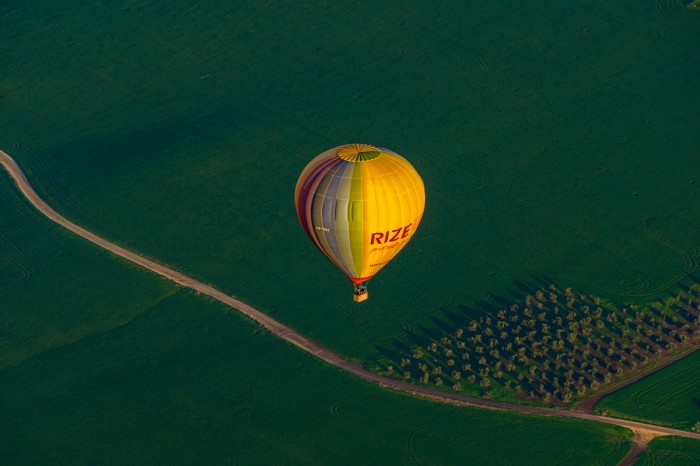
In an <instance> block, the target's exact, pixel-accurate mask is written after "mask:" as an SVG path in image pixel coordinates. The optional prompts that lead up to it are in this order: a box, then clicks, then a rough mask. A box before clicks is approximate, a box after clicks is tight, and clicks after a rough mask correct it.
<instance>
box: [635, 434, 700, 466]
mask: <svg viewBox="0 0 700 466" xmlns="http://www.w3.org/2000/svg"><path fill="white" fill-rule="evenodd" d="M634 464H635V466H695V465H697V464H700V442H698V441H697V440H692V439H687V438H680V437H659V438H656V439H654V440H652V441H651V442H650V443H649V449H648V450H647V451H645V452H642V454H641V455H639V459H638V460H637V461H636V462H635V463H634Z"/></svg>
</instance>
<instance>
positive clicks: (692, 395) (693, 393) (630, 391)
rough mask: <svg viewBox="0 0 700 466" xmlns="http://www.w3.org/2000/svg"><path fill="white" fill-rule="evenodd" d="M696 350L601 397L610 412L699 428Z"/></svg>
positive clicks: (601, 404) (699, 360)
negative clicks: (637, 380)
mask: <svg viewBox="0 0 700 466" xmlns="http://www.w3.org/2000/svg"><path fill="white" fill-rule="evenodd" d="M698 368H700V352H695V353H693V354H691V355H690V356H687V357H685V358H683V359H681V360H680V361H678V362H675V363H673V364H671V365H670V366H668V367H666V368H664V369H662V370H661V371H659V372H657V373H655V374H653V375H650V376H648V377H645V378H644V379H642V380H640V381H639V382H635V383H634V384H632V385H630V386H628V387H625V388H623V389H621V390H619V391H617V392H615V393H613V394H611V395H608V396H606V397H604V398H603V399H602V400H601V401H600V402H599V403H598V405H597V406H596V408H597V409H601V410H602V409H605V410H607V411H608V412H609V413H610V414H611V415H614V416H619V417H626V418H632V419H639V420H643V421H645V422H651V423H655V424H663V425H671V426H674V427H678V428H681V429H687V430H690V429H693V430H695V431H700V370H698Z"/></svg>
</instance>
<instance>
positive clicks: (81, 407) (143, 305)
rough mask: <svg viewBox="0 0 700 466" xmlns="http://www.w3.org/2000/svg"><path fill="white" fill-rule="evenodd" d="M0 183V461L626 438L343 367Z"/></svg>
mask: <svg viewBox="0 0 700 466" xmlns="http://www.w3.org/2000/svg"><path fill="white" fill-rule="evenodd" d="M0 199H1V200H2V202H1V203H0V231H1V232H2V233H3V234H2V236H1V237H0V239H1V240H2V247H1V248H0V251H2V258H3V260H5V261H6V262H3V265H4V266H3V268H2V269H1V270H2V272H3V273H4V275H1V276H0V296H2V297H3V299H2V302H1V306H0V310H2V326H1V327H0V328H2V340H1V341H2V344H3V346H2V355H3V360H2V366H0V393H2V394H3V396H2V397H0V423H1V424H2V425H4V426H12V427H11V428H5V429H1V430H0V463H3V464H41V463H46V462H51V463H62V464H77V463H85V464H87V463H89V464H95V463H100V462H110V463H121V464H123V463H130V464H135V463H154V462H155V463H167V464H201V463H212V464H213V463H225V462H234V463H239V462H240V463H244V464H275V463H287V464H290V463H314V464H320V463H325V464H330V463H337V461H336V460H337V458H338V457H339V456H340V457H342V458H344V460H345V461H346V462H347V464H360V463H374V464H387V463H392V462H396V463H405V462H409V461H421V462H427V463H432V464H463V463H464V458H469V459H470V460H473V461H475V462H478V463H481V464H485V463H493V462H498V461H507V462H511V463H512V462H519V463H521V464H528V463H527V462H528V461H530V463H529V464H533V465H537V464H543V463H557V464H560V463H564V462H566V463H570V464H581V465H585V464H590V463H591V462H597V461H616V460H618V459H619V458H621V457H622V456H623V455H624V453H625V452H626V451H627V449H628V447H629V444H628V442H627V440H626V435H625V433H624V431H623V430H622V429H618V428H615V427H611V426H603V425H597V424H592V423H580V422H575V421H572V420H554V419H545V418H538V417H531V416H523V415H514V414H506V413H491V412H488V411H483V410H476V409H471V408H470V409H466V408H457V407H454V406H435V405H434V404H433V403H430V402H428V401H425V400H417V399H412V398H409V397H407V396H404V395H401V394H397V393H391V392H387V391H384V390H382V389H380V388H379V387H377V386H374V385H370V384H368V383H365V382H361V381H359V380H356V379H354V378H349V377H348V376H347V375H346V374H344V373H341V372H340V371H338V370H337V369H334V368H331V367H328V366H326V365H324V364H322V363H320V362H319V361H318V360H315V359H312V358H311V357H309V356H307V355H305V354H303V353H301V352H299V351H298V350H297V349H296V348H293V347H290V346H289V345H288V344H285V343H284V342H282V341H281V340H278V339H277V338H276V337H273V336H272V335H270V334H268V333H267V332H265V331H263V330H262V329H260V328H259V327H257V326H256V325H254V324H252V323H251V322H250V321H249V320H247V319H244V318H242V317H240V316H239V315H238V314H234V313H232V312H231V311H230V309H228V308H226V307H224V306H223V305H221V304H220V303H215V302H212V301H210V300H208V299H203V298H202V297H201V296H197V295H195V294H194V293H192V292H191V291H187V290H182V289H178V287H175V286H173V285H171V284H170V283H168V282H165V281H163V280H161V279H159V278H158V277H156V276H155V275H153V274H150V273H148V272H145V271H143V270H141V269H137V268H135V267H134V266H132V265H131V264H129V263H125V262H123V261H122V260H120V259H116V258H115V257H114V256H112V255H109V254H106V253H105V252H103V251H101V250H98V249H97V248H95V247H93V246H92V245H91V244H89V243H87V242H85V241H82V240H80V239H78V238H76V237H74V236H73V235H71V234H69V233H67V232H65V231H63V230H62V229H60V228H59V227H57V226H56V225H54V224H52V223H51V222H49V221H48V220H47V219H45V218H44V217H43V216H41V215H40V214H39V213H37V212H36V211H35V210H34V209H33V208H31V207H30V206H28V205H27V204H26V203H25V202H24V201H23V199H22V198H21V197H20V195H19V194H18V193H17V192H16V189H15V187H14V186H13V185H11V184H10V182H9V181H8V178H7V176H6V174H5V173H4V171H3V172H2V176H0ZM5 264H10V265H11V266H12V267H7V266H5ZM533 429H534V430H533ZM551 438H556V439H558V440H557V446H555V447H552V445H551V444H550V441H551ZM358 445H362V448H358V447H357V446H358ZM504 445H505V446H506V448H507V449H508V450H507V451H506V452H504V451H502V449H503V446H504ZM592 445H593V447H591V446H592ZM526 451H527V452H528V453H527V455H525V452H526ZM525 456H527V458H525ZM523 461H525V463H523Z"/></svg>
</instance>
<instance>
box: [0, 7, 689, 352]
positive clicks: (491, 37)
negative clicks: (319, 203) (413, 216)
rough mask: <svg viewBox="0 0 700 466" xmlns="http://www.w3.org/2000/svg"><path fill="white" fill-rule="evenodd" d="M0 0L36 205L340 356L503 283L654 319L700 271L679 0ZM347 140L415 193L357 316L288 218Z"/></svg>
mask: <svg viewBox="0 0 700 466" xmlns="http://www.w3.org/2000/svg"><path fill="white" fill-rule="evenodd" d="M0 8H1V10H0V13H2V15H1V16H2V28H3V34H4V44H7V45H6V46H5V47H4V50H3V54H2V56H1V58H0V66H2V67H3V75H2V78H1V79H2V81H0V88H1V89H2V92H1V93H2V96H3V99H2V102H3V105H2V107H0V116H1V117H2V121H3V125H2V127H1V128H0V147H3V148H4V149H5V150H6V151H10V152H13V153H14V154H15V155H16V158H17V159H18V160H19V162H20V163H21V164H22V165H23V166H24V167H25V168H26V170H27V171H28V174H29V176H30V177H31V179H32V180H35V182H36V184H37V185H38V186H37V187H38V189H39V191H40V193H41V194H42V195H44V196H45V197H46V198H47V199H48V200H49V201H50V202H51V203H52V204H54V205H55V206H56V207H57V208H58V210H59V211H61V212H63V213H65V214H66V215H67V216H68V217H69V218H71V219H73V220H75V221H76V222H78V223H80V224H84V225H85V226H87V227H90V228H92V229H94V230H96V231H97V232H99V233H102V234H105V235H106V236H107V237H108V238H111V239H113V240H114V241H116V242H119V243H122V244H126V245H128V246H130V247H132V248H133V249H135V250H137V251H141V252H143V253H145V254H147V255H149V256H152V257H156V258H158V259H160V260H162V261H164V262H166V263H168V264H171V265H173V266H175V267H177V268H179V269H181V270H184V271H186V272H188V273H191V274H194V275H196V276H197V277H199V278H201V279H202V280H204V281H206V282H210V283H214V284H216V285H217V286H218V287H221V288H223V289H225V290H227V291H229V292H232V293H235V294H236V295H238V296H240V297H242V298H244V299H246V300H247V301H249V302H250V303H251V304H253V305H256V306H258V307H260V308H262V309H264V310H266V311H268V312H270V313H272V314H273V315H275V317H277V318H279V319H280V320H282V321H284V322H286V323H289V324H290V325H292V326H293V327H295V328H298V329H299V330H301V331H302V332H304V333H306V334H308V335H310V336H312V337H314V338H317V339H319V340H321V341H322V342H323V343H324V344H326V345H328V346H331V347H333V348H335V349H338V350H340V351H341V352H343V353H345V354H350V355H353V356H356V357H358V358H364V357H366V356H367V355H370V354H371V353H372V352H374V351H375V349H376V347H378V346H381V345H383V342H384V341H385V339H386V338H389V337H401V336H402V335H404V334H405V332H406V331H410V330H411V329H412V328H417V327H418V326H420V325H424V326H431V325H432V319H433V318H434V317H436V316H441V313H442V312H443V311H444V310H446V309H447V310H451V311H457V312H460V311H461V310H462V309H463V308H464V307H465V306H470V305H472V304H474V303H476V302H477V301H479V300H487V301H488V300H493V299H495V298H496V297H498V296H500V295H503V294H504V293H507V292H508V290H509V289H511V288H512V287H513V286H514V285H513V280H516V279H517V280H529V279H533V278H540V277H549V278H551V279H554V280H556V281H557V282H558V283H559V284H560V285H561V286H575V287H576V288H577V289H581V290H584V291H587V292H594V293H598V294H600V295H603V296H608V297H611V298H619V299H623V300H634V301H643V300H647V299H651V298H654V297H658V296H660V295H663V294H664V292H665V290H667V289H668V287H669V286H671V285H672V284H673V283H675V282H676V281H677V280H679V279H682V278H683V277H685V276H686V275H687V274H688V273H690V272H693V271H695V270H696V269H697V259H698V245H700V229H699V228H698V222H697V218H699V217H700V202H698V187H700V180H698V179H697V176H696V174H695V172H694V171H693V170H692V169H691V168H692V167H693V166H694V165H693V163H694V162H695V161H696V158H695V157H696V156H697V150H696V148H697V147H699V146H700V134H699V133H698V132H697V131H695V129H696V121H695V120H696V119H695V116H696V109H697V108H698V106H700V93H699V92H698V90H697V85H696V84H697V83H696V79H695V77H696V76H697V72H698V71H699V70H700V61H699V60H688V57H692V56H695V55H694V54H695V53H696V50H697V48H696V45H697V43H698V39H699V38H700V27H698V23H699V22H700V16H698V15H697V12H695V11H692V10H689V9H686V8H683V7H682V5H681V4H680V3H679V2H669V3H666V2H656V3H655V2H652V1H645V2H639V1H636V0H635V1H632V0H629V1H622V2H602V1H600V2H594V1H586V2H579V3H567V4H552V5H546V6H545V5H537V6H530V7H529V8H528V10H527V12H526V15H524V14H523V11H522V6H521V4H520V3H519V2H514V1H505V2H489V3H488V4H487V5H483V4H481V3H479V4H478V6H477V5H476V4H475V5H473V6H470V5H469V4H464V5H463V6H456V5H451V4H450V3H448V2H445V3H444V4H435V3H434V2H430V3H428V2H426V3H422V2H409V3H407V2H385V3H381V4H378V5H374V4H372V5H366V6H362V5H352V6H348V5H335V4H329V5H323V4H311V3H308V4H305V6H304V7H301V6H299V5H297V4H296V3H286V4H285V3H280V4H275V5H274V6H273V5H271V4H261V3H258V2H248V3H246V2H236V5H235V6H233V5H226V4H223V3H222V4H218V3H214V2H209V3H202V4H199V5H198V6H192V7H189V6H187V4H186V2H168V3H158V2H151V3H146V4H143V3H142V2H123V3H119V4H112V3H111V2H99V1H93V2H87V3H86V2H77V1H74V2H61V5H60V6H59V5H57V4H55V3H54V2H48V1H35V2H32V3H30V4H27V3H26V2H9V3H8V2H3V6H2V7H0ZM524 17H527V18H528V19H527V20H524ZM259 18H264V22H262V23H261V22H260V21H259ZM533 22H535V23H536V24H537V27H536V28H534V27H533V26H532V25H533ZM10 45H11V47H10ZM639 50H644V53H643V54H640V53H639ZM353 141H366V142H371V143H375V144H379V145H383V146H386V147H390V148H393V149H394V150H397V151H398V152H399V153H401V154H403V155H405V156H406V157H407V158H408V159H409V160H410V161H411V162H412V163H413V164H414V165H415V166H416V168H417V169H418V171H419V172H420V173H421V174H422V175H423V177H424V181H425V184H426V189H427V196H428V199H427V208H426V215H425V218H424V222H423V224H422V225H421V228H420V230H419V232H418V234H417V235H416V237H415V240H414V241H413V242H412V243H413V244H411V245H410V246H409V248H408V249H406V250H405V251H404V252H403V253H402V254H401V255H400V256H399V257H398V258H397V259H396V260H395V261H394V263H392V264H391V265H390V266H389V267H387V268H386V269H385V270H384V271H383V272H382V273H381V274H380V275H378V276H377V277H376V279H375V280H373V281H372V283H371V284H370V292H371V299H370V300H369V301H368V302H367V303H366V304H363V305H361V306H358V305H356V304H355V303H354V302H353V301H352V300H351V290H352V288H351V285H350V283H349V281H347V280H346V279H345V278H344V277H343V276H342V274H341V273H340V272H337V271H336V270H335V269H334V268H333V267H332V266H331V265H330V264H328V263H326V261H325V260H324V258H323V257H322V256H321V255H320V254H319V253H318V251H316V250H315V248H313V246H312V245H311V244H310V242H309V241H308V239H307V238H306V237H305V235H304V234H303V232H302V230H301V228H300V227H299V225H298V221H297V219H296V217H295V215H294V209H293V188H294V185H295V182H296V178H297V176H298V174H299V173H300V171H301V169H302V168H303V167H304V165H305V164H306V163H307V162H308V161H309V160H310V159H311V158H312V157H313V156H315V155H316V154H318V153H320V152H321V151H323V150H325V149H327V148H328V147H332V146H335V145H337V144H339V143H344V142H353Z"/></svg>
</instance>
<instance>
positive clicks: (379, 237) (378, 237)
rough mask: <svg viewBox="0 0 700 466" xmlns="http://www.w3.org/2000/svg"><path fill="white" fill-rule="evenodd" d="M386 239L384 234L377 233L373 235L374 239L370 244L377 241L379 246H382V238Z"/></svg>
mask: <svg viewBox="0 0 700 466" xmlns="http://www.w3.org/2000/svg"><path fill="white" fill-rule="evenodd" d="M383 237H384V233H382V232H381V231H380V232H377V233H372V239H371V240H370V242H369V244H374V241H375V240H376V241H377V244H382V238H383Z"/></svg>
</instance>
